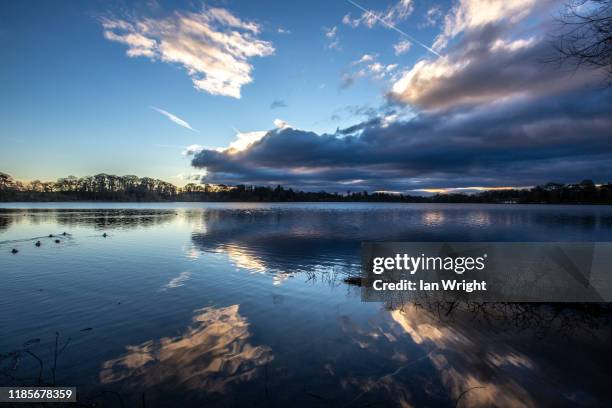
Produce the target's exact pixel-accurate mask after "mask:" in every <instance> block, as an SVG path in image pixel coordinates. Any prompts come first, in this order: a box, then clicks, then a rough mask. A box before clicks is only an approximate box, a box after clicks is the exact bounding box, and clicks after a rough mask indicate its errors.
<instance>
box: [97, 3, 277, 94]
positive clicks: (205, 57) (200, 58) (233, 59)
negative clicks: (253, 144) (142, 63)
mask: <svg viewBox="0 0 612 408" xmlns="http://www.w3.org/2000/svg"><path fill="white" fill-rule="evenodd" d="M102 26H103V27H104V37H105V38H106V39H108V40H110V41H115V42H119V43H122V44H125V45H127V46H128V49H127V52H126V53H127V55H128V56H129V57H145V58H149V59H151V60H160V61H163V62H167V63H174V64H179V65H181V66H183V67H184V68H185V70H186V71H187V73H188V75H189V77H190V78H191V81H192V82H193V85H194V87H195V88H196V89H198V90H200V91H204V92H208V93H210V94H213V95H223V96H230V97H234V98H240V96H241V88H242V87H243V86H244V85H246V84H248V83H250V82H252V81H253V78H252V76H251V72H252V70H253V66H252V65H251V63H250V60H251V58H253V57H265V56H268V55H271V54H273V53H274V47H273V46H272V44H271V43H270V42H268V41H263V40H261V39H259V38H258V34H259V32H260V27H259V25H258V24H256V23H254V22H250V21H244V20H241V19H240V18H238V17H236V16H235V15H233V14H232V13H231V12H229V11H228V10H225V9H222V8H204V9H203V10H202V11H200V12H199V13H192V12H175V13H173V14H172V15H171V16H168V17H165V18H160V19H154V18H133V19H111V18H105V19H103V20H102Z"/></svg>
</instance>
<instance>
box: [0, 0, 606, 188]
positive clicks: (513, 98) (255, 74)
mask: <svg viewBox="0 0 612 408" xmlns="http://www.w3.org/2000/svg"><path fill="white" fill-rule="evenodd" d="M501 3H503V4H504V5H503V6H500V5H497V6H494V7H491V6H486V4H487V2H483V1H477V0H461V1H456V2H435V1H418V0H413V1H409V0H401V1H397V0H394V1H388V2H382V1H357V2H356V3H351V2H348V1H332V2H330V1H321V2H315V1H308V2H286V1H258V2H252V1H210V2H180V1H176V2H154V1H149V2H141V3H132V2H106V1H104V2H91V1H82V2H43V1H40V2H34V1H25V2H2V4H0V59H1V60H2V61H3V63H2V64H0V76H1V77H2V78H3V85H2V89H3V91H2V96H1V97H0V142H1V143H2V146H3V148H2V151H1V152H0V163H1V165H0V171H3V172H6V173H9V174H11V175H13V176H14V177H16V178H18V179H23V180H32V179H43V180H51V179H55V178H58V177H63V176H66V175H69V174H72V175H76V176H84V175H90V174H95V173H99V172H106V173H113V174H136V175H139V176H145V175H146V176H152V177H157V178H161V179H164V180H167V181H170V182H173V183H175V184H179V185H180V184H184V183H186V182H188V181H189V178H190V176H191V177H192V178H195V177H198V175H202V174H207V176H206V177H207V179H206V181H210V182H226V183H242V182H244V183H257V184H262V183H281V184H286V185H295V186H297V187H300V188H306V189H318V188H326V189H345V188H356V189H368V190H393V191H410V190H415V189H429V188H442V187H467V186H483V185H484V186H501V185H529V184H532V183H536V182H540V181H542V182H545V181H550V180H547V179H546V177H552V178H555V179H557V180H559V181H564V180H565V179H568V178H569V177H570V176H571V177H576V176H577V177H581V178H598V176H599V178H601V176H603V174H606V173H605V172H607V170H609V169H610V167H612V166H610V161H611V158H610V156H609V155H608V153H609V152H610V151H609V145H608V144H607V143H606V142H605V140H604V137H603V136H606V135H605V134H604V135H601V132H602V130H601V129H594V128H588V129H587V128H580V129H579V130H578V131H579V133H580V134H581V135H583V139H582V140H585V139H586V140H591V139H592V144H591V145H590V146H592V149H584V150H585V151H584V152H582V151H580V152H578V153H580V154H576V147H575V143H577V141H576V140H573V139H571V137H569V136H568V137H567V138H565V137H563V138H562V139H563V140H559V137H558V132H555V130H554V129H549V130H548V132H550V133H546V132H544V131H542V132H544V134H542V135H540V134H538V135H537V136H534V135H533V134H530V135H524V137H523V139H521V140H516V141H515V143H512V144H511V146H508V147H506V148H505V149H502V150H499V151H497V150H495V149H494V148H493V147H492V146H485V147H484V150H483V151H482V152H481V155H480V156H479V155H475V154H474V153H470V152H472V151H473V149H472V150H470V149H468V147H469V146H468V145H469V144H470V143H467V144H466V143H464V142H460V143H458V142H457V140H458V139H461V140H465V138H470V137H472V134H474V141H475V145H477V148H479V149H480V148H483V144H486V142H487V140H485V139H486V137H487V136H483V135H480V134H478V132H468V133H467V134H465V135H463V134H460V133H462V132H464V131H465V130H466V129H480V130H481V129H482V126H480V125H479V123H485V122H486V118H491V117H494V116H495V115H497V116H496V117H497V118H501V119H500V120H508V121H509V126H519V127H520V128H521V129H526V128H527V126H532V129H541V127H542V126H544V124H551V123H554V122H555V121H571V122H575V120H574V119H572V118H571V117H570V116H568V115H570V113H568V112H571V111H573V108H572V107H571V106H569V105H568V106H566V107H562V109H561V108H559V106H558V105H559V101H564V100H565V98H567V100H568V101H571V100H575V99H576V97H577V95H579V98H585V99H584V100H588V101H591V100H592V103H593V104H594V105H593V106H598V107H599V108H598V110H597V109H592V110H589V109H587V112H586V115H587V116H588V115H601V116H602V117H605V116H607V114H608V113H610V112H609V110H608V107H607V105H603V107H602V104H601V101H607V100H609V98H607V96H609V94H607V93H606V92H607V91H606V90H605V89H604V90H601V87H597V85H595V84H596V83H597V81H598V80H599V79H600V78H599V77H598V73H597V72H592V71H588V72H586V71H585V73H582V72H578V73H577V74H576V75H574V76H572V77H571V78H568V77H565V76H563V74H561V73H559V74H557V73H554V75H553V74H550V73H545V78H546V79H545V80H543V79H542V78H543V77H541V76H540V74H538V72H540V71H544V72H545V71H547V70H548V69H549V68H548V67H538V66H536V62H535V60H534V59H533V58H532V57H533V55H532V54H530V53H529V52H535V51H537V50H539V51H538V52H540V53H542V52H545V49H544V45H545V37H546V30H548V28H549V23H548V21H547V18H548V17H549V16H550V15H552V14H553V13H554V11H555V7H556V6H555V2H548V1H543V2H534V1H533V0H512V1H508V2H501ZM501 3H500V4H501ZM359 6H361V7H363V8H365V9H366V10H371V13H367V12H364V11H363V10H361V9H359ZM487 7H488V8H487ZM466 16H467V17H466ZM400 31H401V32H403V33H405V34H401V33H400ZM483 43H486V44H488V48H487V49H486V51H480V52H477V53H474V51H473V49H474V47H473V46H472V47H471V48H470V46H471V45H473V44H483ZM521 53H522V54H521ZM530 58H531V59H530ZM496 61H497V62H496ZM500 63H503V64H504V65H502V66H497V65H496V64H500ZM513 64H514V65H513ZM514 66H516V69H515V70H512V69H508V67H510V68H512V67H514ZM474 67H478V68H477V69H476V68H474ZM504 70H507V71H508V72H507V74H506V75H505V76H504V75H502V74H500V72H503V71H504ZM488 73H494V74H491V76H490V77H489V75H488ZM519 75H521V76H522V75H524V77H521V78H518V77H517V76H519ZM551 75H552V76H551ZM504 83H505V84H507V85H506V86H501V85H500V84H504ZM568 84H569V85H568ZM589 98H590V99H589ZM552 100H555V101H557V102H556V105H557V108H558V109H557V110H555V111H554V112H553V111H551V110H550V109H553V107H552V105H551V108H550V109H548V108H546V107H547V106H549V105H547V104H551V103H552V102H551V101H552ZM568 103H569V102H568ZM530 104H532V105H530ZM530 106H531V107H530ZM533 107H537V108H538V109H539V108H541V109H542V122H541V123H538V122H537V118H536V119H534V118H532V117H528V116H527V115H526V112H533V111H534V108H533ZM559 109H561V110H559ZM553 110H554V109H553ZM485 111H486V112H485ZM506 112H512V114H511V115H509V114H507V113H506ZM521 115H525V116H524V118H523V116H521ZM597 117H598V118H599V116H597ZM473 118H476V119H477V120H481V121H482V122H474V120H476V119H473ZM521 118H523V119H521ZM275 121H276V122H275ZM462 121H463V122H462ZM517 121H518V123H517ZM432 124H433V125H432ZM442 124H446V126H447V127H453V126H455V128H453V129H454V130H453V129H450V130H449V129H441V128H440V126H441V125H442ZM496 124H498V122H496ZM496 124H495V125H496ZM424 126H425V127H426V126H430V127H429V128H426V129H425V130H422V129H423V127H424ZM489 126H491V125H489ZM492 127H495V126H492ZM530 129H531V128H530ZM534 131H535V130H534ZM419 132H422V133H419ZM445 132H446V133H445ZM449 132H450V133H449ZM584 132H586V133H584ZM608 136H609V134H608ZM498 137H499V138H500V140H507V137H506V136H505V135H504V134H503V132H502V131H500V134H499V136H498ZM534 137H535V139H537V142H536V141H534ZM449 138H450V139H449ZM240 139H242V142H241V143H239V144H234V145H233V146H234V148H233V150H232V143H233V142H234V143H235V142H236V140H240ZM277 139H278V140H277ZM432 140H433V141H434V142H435V143H433V144H431V145H430V144H427V143H429V142H427V141H432ZM529 140H531V142H530V141H529ZM542 140H549V141H550V143H553V145H551V146H547V145H546V143H544V144H542V143H543V142H541V141H542ZM476 141H477V143H476ZM426 142H427V143H426ZM424 143H425V144H424ZM436 143H438V144H436ZM454 143H455V144H456V145H455V144H454ZM529 143H532V145H529ZM193 145H197V146H193ZM188 146H192V149H191V150H192V151H191V152H190V154H184V152H185V150H186V149H187V147H188ZM236 146H238V147H236ZM395 147H397V149H396V148H395ZM549 147H553V148H554V151H556V152H558V154H557V155H556V156H555V155H552V156H551V155H550V154H535V156H537V157H535V158H534V157H532V156H534V154H533V151H536V152H540V151H541V152H543V151H545V150H546V151H550V149H549ZM515 148H516V151H515V152H514V150H510V151H513V152H514V153H512V155H510V154H509V153H508V152H509V150H508V149H515ZM419 149H420V150H419ZM578 150H580V149H578ZM417 151H420V152H421V153H420V154H419V155H417V156H414V154H415V152H417ZM527 151H531V153H526V152H527ZM570 151H571V152H573V155H570V154H569V152H570ZM427 152H429V153H427ZM504 152H505V154H502V153H504ZM602 153H606V154H605V155H603V156H602ZM428 154H429V155H428ZM398 155H399V156H398ZM402 155H403V156H402ZM482 155H486V156H488V157H491V158H492V159H491V160H493V159H495V161H494V163H493V164H494V166H493V165H492V164H491V163H488V162H487V161H486V160H485V161H482V160H480V159H479V157H481V156H482ZM592 156H593V157H594V156H597V161H596V162H594V161H593V157H592ZM351 157H352V159H351ZM402 157H405V159H403V158H402ZM336 158H337V160H336ZM373 158H376V159H375V160H374V159H373ZM370 159H371V160H370ZM500 160H504V161H505V163H506V165H505V166H499V163H500ZM408 162H409V163H416V162H418V163H422V164H421V165H419V166H407V165H406V163H408ZM521 163H523V165H522V164H521ZM525 163H526V164H525ZM560 163H564V164H565V165H560ZM569 163H571V165H572V166H574V169H583V170H584V171H582V173H581V172H580V171H578V173H579V174H576V172H573V173H572V174H568V173H566V171H565V170H564V168H565V167H566V166H567V165H568V164H569ZM437 165H439V168H437ZM525 165H528V167H529V168H530V169H531V170H530V171H528V172H525V171H524V170H519V171H517V172H515V173H513V174H516V175H517V176H516V177H515V179H512V178H510V177H508V171H509V169H511V168H512V166H518V167H521V168H524V167H525ZM492 166H493V167H499V168H497V169H495V171H492V172H491V174H485V173H486V172H487V171H488V170H487V169H490V168H491V167H492ZM555 166H557V167H555ZM547 172H548V173H547ZM551 172H552V173H551ZM572 181H576V180H572ZM578 181H579V180H578ZM346 186H348V187H346Z"/></svg>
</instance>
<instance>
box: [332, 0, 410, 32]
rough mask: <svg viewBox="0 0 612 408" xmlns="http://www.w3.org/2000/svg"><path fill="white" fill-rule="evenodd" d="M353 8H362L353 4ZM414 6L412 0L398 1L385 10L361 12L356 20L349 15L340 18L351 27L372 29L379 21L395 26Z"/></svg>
mask: <svg viewBox="0 0 612 408" xmlns="http://www.w3.org/2000/svg"><path fill="white" fill-rule="evenodd" d="M353 4H354V5H355V6H357V7H359V8H362V7H361V6H360V5H358V4H356V3H353ZM413 10H414V5H413V4H412V0H399V1H398V2H397V3H395V4H394V5H392V6H389V7H387V9H386V10H368V11H363V12H362V14H361V15H360V16H359V17H357V18H352V17H351V14H350V13H349V14H346V15H345V16H344V17H343V18H342V22H343V23H344V24H346V25H349V26H351V27H359V26H360V25H364V26H366V27H368V28H373V27H374V26H376V24H380V23H381V20H382V21H384V22H385V23H387V24H391V25H396V24H398V23H401V22H402V21H404V20H406V18H408V16H409V15H410V14H412V11H413Z"/></svg>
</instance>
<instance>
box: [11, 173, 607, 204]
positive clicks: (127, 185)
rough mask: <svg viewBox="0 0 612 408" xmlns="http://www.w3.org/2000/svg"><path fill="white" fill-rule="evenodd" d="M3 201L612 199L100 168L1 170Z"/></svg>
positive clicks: (541, 190)
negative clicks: (81, 173)
mask: <svg viewBox="0 0 612 408" xmlns="http://www.w3.org/2000/svg"><path fill="white" fill-rule="evenodd" d="M0 201H4V202H6V201H224V202H230V201H237V202H299V201H306V202H317V201H322V202H331V201H340V202H342V201H345V202H396V203H517V204H527V203H546V204H561V203H585V204H586V203H591V204H612V183H607V184H600V185H596V184H595V183H593V182H592V181H591V180H584V181H582V182H581V183H578V184H558V183H548V184H545V185H542V186H537V187H534V188H531V189H511V190H489V191H483V192H480V193H477V194H464V193H459V194H455V193H453V194H436V195H433V196H429V197H423V196H411V195H404V194H392V193H381V192H374V193H368V192H367V191H361V192H350V191H348V192H347V193H346V194H340V193H329V192H325V191H319V192H307V191H295V190H293V189H291V188H288V189H287V188H284V187H282V186H280V185H279V186H276V187H274V188H273V187H262V186H246V185H237V186H226V185H222V184H221V185H217V184H195V183H189V184H187V185H185V186H184V187H177V186H175V185H173V184H171V183H168V182H166V181H163V180H158V179H154V178H150V177H142V178H141V177H137V176H131V175H130V176H115V175H112V174H104V173H102V174H96V175H95V176H88V177H81V178H77V177H74V176H68V177H65V178H60V179H58V180H57V181H56V182H41V181H39V180H34V181H31V182H29V183H22V182H20V181H18V180H15V179H14V178H13V177H11V176H9V175H8V174H5V173H0Z"/></svg>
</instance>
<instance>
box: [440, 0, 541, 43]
mask: <svg viewBox="0 0 612 408" xmlns="http://www.w3.org/2000/svg"><path fill="white" fill-rule="evenodd" d="M551 3H552V2H551V1H550V0H544V1H542V2H541V4H546V5H550V4H551ZM535 8H536V0H506V1H491V0H460V1H458V2H457V3H456V5H455V6H454V7H453V8H452V9H451V10H450V12H449V13H448V14H447V15H446V16H445V17H444V26H443V28H442V32H441V33H440V34H439V35H438V36H437V37H436V39H435V41H434V45H433V48H434V49H436V50H440V49H442V48H444V47H446V45H447V44H448V42H449V40H451V39H452V38H454V37H456V36H457V35H458V34H460V33H462V32H465V31H471V30H476V29H480V28H483V27H486V26H488V25H492V24H498V23H500V22H505V23H507V24H509V25H513V24H516V23H517V22H519V21H521V20H522V19H524V18H525V17H526V16H527V15H529V14H530V13H531V12H532V11H533V10H534V9H535Z"/></svg>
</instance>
